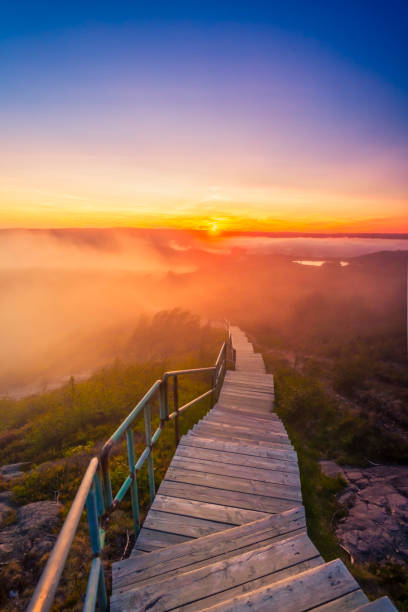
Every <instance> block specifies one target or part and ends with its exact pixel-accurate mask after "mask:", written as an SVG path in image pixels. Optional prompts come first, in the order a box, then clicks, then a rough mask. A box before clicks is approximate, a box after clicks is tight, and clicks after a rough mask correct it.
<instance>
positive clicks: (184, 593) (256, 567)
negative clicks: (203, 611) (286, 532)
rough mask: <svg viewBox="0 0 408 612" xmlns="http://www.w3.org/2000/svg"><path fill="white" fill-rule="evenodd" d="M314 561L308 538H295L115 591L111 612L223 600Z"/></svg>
mask: <svg viewBox="0 0 408 612" xmlns="http://www.w3.org/2000/svg"><path fill="white" fill-rule="evenodd" d="M316 557H319V553H318V551H317V550H316V548H315V547H314V546H313V544H312V543H311V542H310V540H309V538H308V537H307V536H306V535H298V536H295V537H293V538H288V539H286V540H283V541H278V542H274V543H272V544H269V545H266V546H263V547H261V548H258V549H255V550H253V551H249V552H244V553H241V554H239V555H236V556H234V557H232V558H229V559H225V560H222V561H217V562H215V563H212V564H211V565H207V566H205V567H203V568H199V569H196V570H193V571H191V572H187V573H183V574H181V575H179V576H172V577H170V578H167V579H163V580H162V581H160V582H158V583H148V584H145V585H141V586H140V587H136V588H133V589H132V590H130V591H125V592H124V593H121V592H120V589H118V590H117V591H116V592H115V594H114V595H113V597H112V600H111V610H112V612H115V611H116V610H117V611H119V610H123V611H125V610H134V609H138V610H143V609H149V610H152V611H153V610H171V609H176V608H178V607H180V606H185V605H186V604H189V603H193V602H196V601H197V600H202V599H203V598H206V597H207V596H208V595H209V594H212V596H214V595H215V594H216V593H224V599H226V598H228V595H225V592H226V591H228V589H231V588H234V587H238V586H239V585H244V584H245V583H248V581H249V580H251V581H253V580H255V579H257V578H261V577H262V576H265V574H274V573H276V572H278V571H279V570H283V569H285V568H287V567H291V566H294V565H298V564H299V563H300V562H303V561H307V560H309V559H313V558H316ZM241 592H242V591H241ZM201 604H202V602H200V605H201ZM196 609H197V608H196Z"/></svg>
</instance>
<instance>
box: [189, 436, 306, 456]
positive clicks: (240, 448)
mask: <svg viewBox="0 0 408 612" xmlns="http://www.w3.org/2000/svg"><path fill="white" fill-rule="evenodd" d="M180 444H182V445H186V446H195V447H199V448H209V449H214V450H221V451H227V452H230V453H239V454H240V455H254V456H256V457H266V458H268V459H279V460H280V461H290V462H292V463H293V462H297V456H296V453H295V451H294V450H292V449H290V448H286V446H285V448H280V447H279V448H278V447H276V446H273V445H270V446H269V447H264V446H259V445H258V446H253V445H250V444H244V443H240V442H231V441H230V440H217V439H215V438H211V437H209V436H204V435H203V436H199V435H197V434H193V433H190V434H187V435H185V436H183V437H182V438H181V440H180Z"/></svg>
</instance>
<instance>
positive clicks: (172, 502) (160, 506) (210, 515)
mask: <svg viewBox="0 0 408 612" xmlns="http://www.w3.org/2000/svg"><path fill="white" fill-rule="evenodd" d="M151 510H161V511H162V512H172V513H173V514H181V515H184V516H187V517H188V516H191V517H195V518H200V519H206V520H209V521H221V522H223V523H228V524H229V525H230V526H231V525H244V524H245V523H250V522H252V521H257V520H259V519H262V518H267V517H268V516H269V515H268V514H266V513H265V512H255V511H254V510H243V509H242V508H231V506H223V505H221V504H205V503H203V502H198V501H194V500H191V499H180V498H178V497H168V496H167V495H156V497H155V498H154V502H153V505H152V507H151ZM149 514H150V512H149Z"/></svg>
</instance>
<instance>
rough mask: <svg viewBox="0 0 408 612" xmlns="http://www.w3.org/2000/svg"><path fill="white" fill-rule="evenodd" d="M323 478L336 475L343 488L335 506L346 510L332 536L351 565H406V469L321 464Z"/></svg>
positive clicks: (407, 530)
mask: <svg viewBox="0 0 408 612" xmlns="http://www.w3.org/2000/svg"><path fill="white" fill-rule="evenodd" d="M321 467H322V470H323V472H324V473H325V474H326V475H327V476H331V477H335V476H336V475H337V474H340V475H341V476H342V477H343V478H344V479H345V480H346V482H347V488H346V489H345V490H344V491H343V492H342V494H341V495H340V497H339V502H340V503H341V504H343V505H344V506H345V507H346V508H347V515H346V516H345V517H344V518H343V519H341V520H340V522H339V524H338V527H337V531H336V535H337V537H338V539H339V541H340V543H341V545H342V546H343V548H344V549H345V550H346V551H347V552H348V553H349V555H350V557H351V559H352V561H355V562H363V563H364V562H367V561H370V562H382V561H391V562H395V563H402V564H406V563H407V562H408V466H386V465H378V466H372V467H368V468H353V467H343V468H340V467H339V466H338V465H336V464H335V463H334V462H332V461H322V462H321Z"/></svg>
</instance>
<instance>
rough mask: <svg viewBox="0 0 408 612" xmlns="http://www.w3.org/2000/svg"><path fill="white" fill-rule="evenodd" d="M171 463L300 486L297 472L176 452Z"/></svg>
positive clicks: (204, 470) (228, 474)
mask: <svg viewBox="0 0 408 612" xmlns="http://www.w3.org/2000/svg"><path fill="white" fill-rule="evenodd" d="M171 465H172V466H174V467H179V468H184V469H190V470H197V471H199V472H205V473H207V474H220V475H222V476H233V477H236V478H245V479H247V480H257V481H260V482H264V483H270V484H281V485H288V486H291V487H297V488H298V489H299V488H300V480H299V476H298V475H297V474H293V473H290V472H281V471H279V472H278V471H277V470H267V469H264V468H253V467H244V466H242V465H231V464H228V463H219V462H217V461H206V460H205V459H197V458H192V457H182V456H180V455H178V454H176V455H175V456H174V457H173V461H172V462H171Z"/></svg>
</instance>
